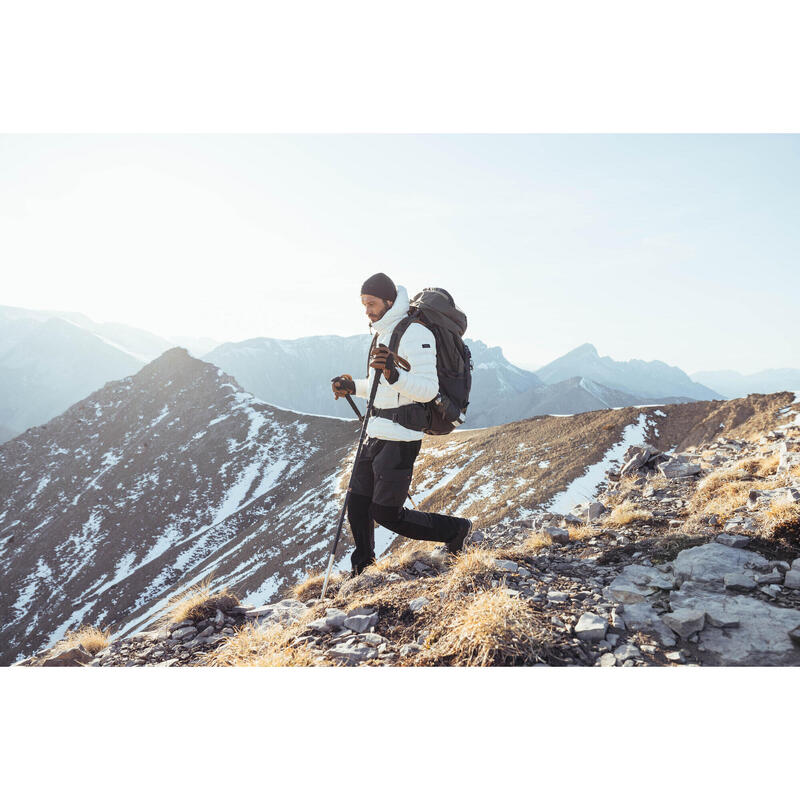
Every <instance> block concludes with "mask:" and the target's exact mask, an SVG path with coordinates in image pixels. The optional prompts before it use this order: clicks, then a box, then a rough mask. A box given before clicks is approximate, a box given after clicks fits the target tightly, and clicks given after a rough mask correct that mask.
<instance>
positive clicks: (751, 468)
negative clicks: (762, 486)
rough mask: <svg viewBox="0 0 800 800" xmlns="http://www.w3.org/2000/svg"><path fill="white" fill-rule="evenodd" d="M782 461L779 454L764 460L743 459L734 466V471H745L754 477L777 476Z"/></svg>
mask: <svg viewBox="0 0 800 800" xmlns="http://www.w3.org/2000/svg"><path fill="white" fill-rule="evenodd" d="M780 460H781V459H780V456H779V455H778V454H777V453H773V454H772V455H770V456H766V457H763V458H743V459H741V460H740V461H737V462H736V463H735V464H734V465H733V467H732V470H737V469H743V470H744V471H745V472H747V473H749V474H750V475H753V476H754V477H757V478H767V477H769V476H770V475H774V474H775V470H777V469H778V464H779V463H780Z"/></svg>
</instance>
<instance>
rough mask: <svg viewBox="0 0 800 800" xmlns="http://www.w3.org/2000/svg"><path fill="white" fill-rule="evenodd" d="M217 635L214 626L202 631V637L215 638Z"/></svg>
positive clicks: (208, 626)
mask: <svg viewBox="0 0 800 800" xmlns="http://www.w3.org/2000/svg"><path fill="white" fill-rule="evenodd" d="M215 633H216V628H214V626H213V625H207V626H206V627H205V628H203V630H202V631H200V635H201V636H205V637H208V636H213V635H214V634H215Z"/></svg>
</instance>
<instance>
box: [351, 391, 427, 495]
mask: <svg viewBox="0 0 800 800" xmlns="http://www.w3.org/2000/svg"><path fill="white" fill-rule="evenodd" d="M345 397H346V398H347V402H348V403H350V407H351V408H352V409H353V411H355V412H356V416H357V417H358V418H359V419H360V420H363V419H364V418H363V417H362V416H361V412H360V411H359V410H358V406H357V405H356V404H355V403H354V402H353V398H352V397H350V395H349V394H346V395H345ZM407 494H408V499H409V500H410V501H411V505H412V506H414V508H416V509H417V511H419V509H418V508H417V504H416V503H415V502H414V498H413V497H412V496H411V492H408V493H407Z"/></svg>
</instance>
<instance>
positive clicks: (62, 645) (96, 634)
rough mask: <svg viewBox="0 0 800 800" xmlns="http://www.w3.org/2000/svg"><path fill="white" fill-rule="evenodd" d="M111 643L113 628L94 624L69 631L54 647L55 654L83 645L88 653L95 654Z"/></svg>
mask: <svg viewBox="0 0 800 800" xmlns="http://www.w3.org/2000/svg"><path fill="white" fill-rule="evenodd" d="M110 643H111V628H106V629H105V630H101V629H100V628H95V627H94V626H93V625H83V626H81V627H80V628H78V630H76V631H67V633H66V635H65V636H64V638H63V639H62V640H61V641H60V642H58V644H56V645H55V646H54V647H53V654H54V655H55V654H56V653H63V652H64V651H66V650H72V648H73V647H78V646H81V647H83V649H84V650H86V652H87V653H91V654H92V655H94V654H95V653H99V652H100V651H101V650H105V649H106V647H108V645H109V644H110Z"/></svg>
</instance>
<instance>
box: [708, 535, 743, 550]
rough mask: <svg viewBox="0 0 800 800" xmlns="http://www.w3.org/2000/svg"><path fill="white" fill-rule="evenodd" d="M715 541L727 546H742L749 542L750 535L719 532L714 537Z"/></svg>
mask: <svg viewBox="0 0 800 800" xmlns="http://www.w3.org/2000/svg"><path fill="white" fill-rule="evenodd" d="M715 541H717V542H719V543H720V544H724V545H727V546H728V547H737V548H743V547H747V545H749V544H750V537H749V536H742V535H737V534H734V533H720V534H717V536H716V537H715Z"/></svg>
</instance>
